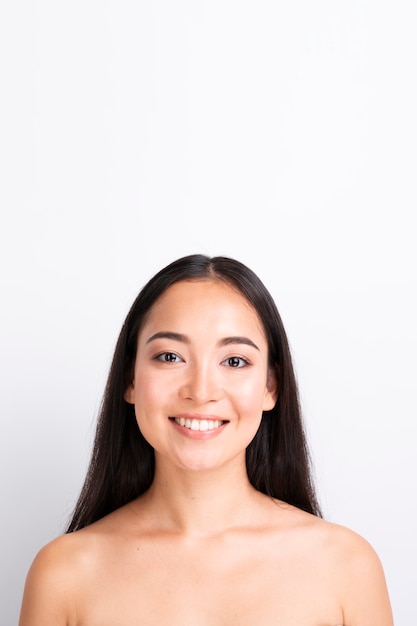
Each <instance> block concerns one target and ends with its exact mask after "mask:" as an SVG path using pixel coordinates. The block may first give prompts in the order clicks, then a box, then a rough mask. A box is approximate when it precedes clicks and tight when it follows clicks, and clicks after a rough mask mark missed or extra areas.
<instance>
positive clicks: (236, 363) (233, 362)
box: [223, 356, 250, 369]
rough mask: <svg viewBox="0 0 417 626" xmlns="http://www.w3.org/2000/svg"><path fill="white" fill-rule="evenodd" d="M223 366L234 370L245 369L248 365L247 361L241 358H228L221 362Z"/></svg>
mask: <svg viewBox="0 0 417 626" xmlns="http://www.w3.org/2000/svg"><path fill="white" fill-rule="evenodd" d="M223 364H226V365H227V366H228V367H231V368H234V369H241V368H242V367H246V366H247V365H250V363H249V361H247V360H246V359H244V358H243V357H241V356H229V357H228V358H227V359H225V360H224V361H223Z"/></svg>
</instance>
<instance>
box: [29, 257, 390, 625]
mask: <svg viewBox="0 0 417 626" xmlns="http://www.w3.org/2000/svg"><path fill="white" fill-rule="evenodd" d="M46 624H47V625H48V626H141V625H146V626H225V625H227V626H232V625H233V626H255V625H256V626H277V624H281V625H282V626H339V625H340V626H342V625H343V626H375V624H378V626H392V624H393V619H392V613H391V609H390V603H389V599H388V593H387V589H386V584H385V580H384V574H383V571H382V567H381V564H380V562H379V559H378V557H377V555H376V554H375V552H374V550H373V549H372V548H371V546H370V545H369V544H368V543H367V542H366V541H365V540H364V539H362V538H361V537H359V536H358V535H356V534H355V533H353V532H352V531H350V530H348V529H346V528H343V527H340V526H337V525H334V524H331V523H329V522H326V521H324V520H323V519H322V517H321V514H320V510H319V506H318V503H317V500H316V496H315V492H314V486H313V482H312V480H311V474H310V466H309V457H308V451H307V446H306V441H305V437H304V431H303V425H302V421H301V417H300V410H299V402H298V393H297V387H296V382H295V377H294V372H293V367H292V363H291V356H290V352H289V348H288V342H287V339H286V335H285V331H284V328H283V325H282V322H281V319H280V316H279V314H278V311H277V309H276V307H275V304H274V302H273V300H272V298H271V296H270V294H269V293H268V291H267V290H266V288H265V287H264V285H263V284H262V283H261V281H260V280H259V279H258V278H257V276H256V275H255V274H254V273H253V272H252V271H251V270H249V269H248V268H247V267H245V266H244V265H242V264H241V263H239V262H237V261H235V260H232V259H229V258H225V257H215V258H211V259H210V258H208V257H205V256H202V255H192V256H189V257H185V258H182V259H179V260H178V261H175V262H174V263H172V264H171V265H169V266H168V267H166V268H165V269H163V270H161V271H160V272H159V273H158V274H157V275H156V276H155V277H154V278H153V279H152V280H150V281H149V283H148V284H147V285H146V286H145V287H144V288H143V290H142V291H141V293H140V294H139V296H138V298H137V299H136V301H135V302H134V304H133V306H132V308H131V310H130V312H129V314H128V316H127V319H126V321H125V324H124V326H123V328H122V331H121V334H120V337H119V340H118V343H117V346H116V350H115V355H114V359H113V363H112V366H111V370H110V374H109V378H108V382H107V386H106V390H105V395H104V400H103V404H102V409H101V415H100V419H99V423H98V428H97V434H96V440H95V445H94V450H93V455H92V459H91V464H90V468H89V471H88V474H87V478H86V481H85V484H84V487H83V490H82V493H81V496H80V499H79V501H78V504H77V506H76V509H75V512H74V515H73V518H72V520H71V522H70V524H69V527H68V533H66V534H65V535H63V536H62V537H59V538H57V539H55V540H54V541H53V542H51V543H50V544H48V545H47V546H46V547H45V548H43V549H42V550H41V551H40V553H39V554H38V556H37V557H36V559H35V560H34V563H33V564H32V567H31V569H30V571H29V574H28V577H27V581H26V588H25V593H24V598H23V603H22V610H21V617H20V626H45V625H46Z"/></svg>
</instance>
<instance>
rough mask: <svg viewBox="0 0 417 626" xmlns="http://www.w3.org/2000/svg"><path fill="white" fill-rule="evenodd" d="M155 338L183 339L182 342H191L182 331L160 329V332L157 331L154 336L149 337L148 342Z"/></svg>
mask: <svg viewBox="0 0 417 626" xmlns="http://www.w3.org/2000/svg"><path fill="white" fill-rule="evenodd" d="M155 339H173V340H174V341H181V342H182V343H190V340H189V339H188V337H187V335H182V334H181V333H173V332H171V331H160V332H159V333H155V334H154V335H152V337H149V339H147V341H146V343H150V342H151V341H154V340H155Z"/></svg>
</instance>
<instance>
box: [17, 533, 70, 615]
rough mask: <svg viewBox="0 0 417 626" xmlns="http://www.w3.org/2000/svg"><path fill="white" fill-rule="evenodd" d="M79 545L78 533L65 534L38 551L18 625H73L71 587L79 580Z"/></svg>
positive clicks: (32, 566)
mask: <svg viewBox="0 0 417 626" xmlns="http://www.w3.org/2000/svg"><path fill="white" fill-rule="evenodd" d="M79 543H80V542H79V539H78V537H76V533H74V534H73V535H64V536H62V537H58V538H57V539H54V540H53V541H51V542H50V543H49V544H47V545H46V546H45V547H43V548H42V549H41V550H40V551H39V552H38V554H37V555H36V557H35V559H34V560H33V562H32V565H31V567H30V569H29V572H28V574H27V577H26V584H25V590H24V594H23V601H22V608H21V614H20V621H19V626H26V625H28V626H29V625H30V626H38V624H39V626H41V624H45V623H54V624H57V626H58V625H61V624H62V625H63V626H64V625H65V626H69V625H70V624H72V623H73V621H74V612H75V609H74V606H73V604H72V599H71V598H72V594H71V587H72V585H73V584H74V580H75V579H76V571H75V570H76V567H74V565H75V563H76V560H77V554H78V555H80V549H79V548H78V549H77V546H79Z"/></svg>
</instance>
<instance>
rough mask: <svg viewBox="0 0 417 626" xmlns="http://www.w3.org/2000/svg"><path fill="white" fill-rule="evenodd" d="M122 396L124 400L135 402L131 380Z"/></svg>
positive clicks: (130, 402)
mask: <svg viewBox="0 0 417 626" xmlns="http://www.w3.org/2000/svg"><path fill="white" fill-rule="evenodd" d="M123 397H124V399H125V400H126V402H128V403H129V404H135V387H134V384H133V381H132V382H131V383H130V385H129V386H128V387H127V388H126V391H125V392H124V394H123Z"/></svg>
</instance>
